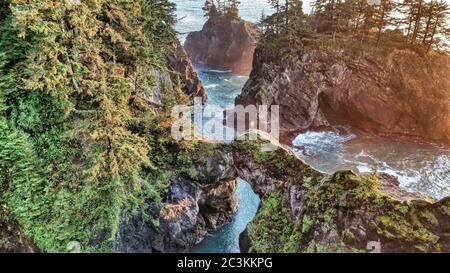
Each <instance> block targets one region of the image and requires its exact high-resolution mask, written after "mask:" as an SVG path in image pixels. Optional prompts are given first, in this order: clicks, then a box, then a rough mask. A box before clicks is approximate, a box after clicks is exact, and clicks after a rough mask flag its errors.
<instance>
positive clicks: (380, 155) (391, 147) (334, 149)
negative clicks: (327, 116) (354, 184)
mask: <svg viewBox="0 0 450 273" xmlns="http://www.w3.org/2000/svg"><path fill="white" fill-rule="evenodd" d="M338 129H339V130H338V132H337V133H335V132H307V133H304V134H301V135H299V136H298V137H297V138H296V139H295V140H294V145H296V146H299V148H300V149H298V150H297V151H298V153H299V154H300V156H301V157H302V158H303V159H305V161H307V162H308V163H310V164H311V165H313V166H314V167H316V168H317V169H319V170H322V171H325V172H328V173H333V172H335V171H337V170H343V169H351V170H354V171H356V172H359V173H367V172H373V171H379V172H385V173H388V174H391V175H394V176H396V177H398V179H399V181H400V183H401V185H402V187H404V188H405V189H407V190H409V191H416V192H421V193H424V194H426V195H428V196H431V197H434V198H437V199H440V198H443V197H446V196H449V195H450V147H445V146H439V145H430V144H421V143H417V142H413V141H407V140H404V139H398V140H395V139H386V138H383V137H377V136H373V135H369V134H365V133H362V132H358V131H356V130H353V129H351V128H346V127H340V128H338Z"/></svg>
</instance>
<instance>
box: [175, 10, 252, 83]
mask: <svg viewBox="0 0 450 273" xmlns="http://www.w3.org/2000/svg"><path fill="white" fill-rule="evenodd" d="M258 32H259V31H258V28H257V27H256V26H254V25H253V24H252V23H250V22H247V21H244V20H242V19H231V18H227V17H219V18H214V19H209V20H208V21H207V22H206V23H205V25H204V26H203V29H202V30H201V31H197V32H191V33H189V35H188V36H187V38H186V42H185V44H184V48H185V49H186V52H187V54H188V55H189V57H190V58H191V59H192V61H193V62H194V63H197V64H200V65H204V66H207V67H210V68H213V69H221V70H230V71H232V72H233V73H236V74H242V75H248V74H250V71H251V70H252V61H253V53H254V50H255V47H256V43H257V39H258Z"/></svg>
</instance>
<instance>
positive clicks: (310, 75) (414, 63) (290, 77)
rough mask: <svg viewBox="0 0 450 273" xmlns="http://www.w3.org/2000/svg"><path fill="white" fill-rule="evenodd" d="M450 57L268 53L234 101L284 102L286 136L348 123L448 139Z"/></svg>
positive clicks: (400, 52)
mask: <svg viewBox="0 0 450 273" xmlns="http://www.w3.org/2000/svg"><path fill="white" fill-rule="evenodd" d="M449 73H450V58H449V57H447V56H435V57H429V58H425V57H423V56H420V55H419V54H417V53H415V52H413V51H410V50H393V51H392V52H391V53H390V54H388V56H384V57H381V56H372V55H370V54H363V55H361V56H358V57H356V56H352V55H351V54H350V53H347V52H344V51H342V50H334V49H327V50H313V49H310V50H300V51H295V52H290V53H289V54H285V56H278V58H274V57H273V56H272V57H270V56H269V57H268V56H265V52H263V50H261V49H257V50H256V53H255V61H254V68H253V72H252V74H251V76H250V79H249V81H248V82H247V84H246V85H245V87H244V89H243V92H242V94H241V95H240V96H239V97H238V98H237V99H236V104H243V105H248V104H255V105H261V104H267V105H280V112H281V120H280V123H281V124H280V126H281V134H282V140H283V141H284V142H285V143H290V141H291V140H292V138H293V137H295V136H296V135H297V134H298V133H300V132H302V131H305V130H314V129H322V128H327V127H330V125H334V124H342V123H344V124H348V125H352V126H354V127H356V128H359V129H361V130H364V131H366V132H369V133H377V134H381V135H396V136H407V137H411V138H418V139H421V140H425V141H432V142H441V143H442V142H443V143H447V144H449V143H450V78H449V77H448V75H449Z"/></svg>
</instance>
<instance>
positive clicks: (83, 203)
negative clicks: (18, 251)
mask: <svg viewBox="0 0 450 273" xmlns="http://www.w3.org/2000/svg"><path fill="white" fill-rule="evenodd" d="M71 2H72V1H51V0H43V1H19V0H11V1H2V6H1V10H0V11H1V13H0V52H1V53H0V197H1V198H0V200H2V201H3V202H2V206H4V207H6V209H4V210H2V211H7V212H8V213H7V214H8V215H2V217H4V218H8V219H11V220H16V221H17V222H18V223H19V224H20V225H21V226H22V228H23V231H24V233H25V234H26V235H28V236H30V237H31V238H32V239H33V240H34V242H35V243H36V244H37V245H38V247H39V248H41V249H42V250H44V251H67V244H68V243H69V242H79V243H80V244H81V247H82V250H83V251H109V250H110V245H111V242H112V240H113V239H114V237H115V233H116V230H117V228H118V223H119V216H120V215H121V213H122V212H124V211H125V212H127V211H128V212H129V211H133V210H135V209H138V208H139V207H140V206H142V205H144V204H143V202H144V201H143V200H144V197H147V198H150V199H152V200H155V201H159V200H160V199H161V193H162V192H164V191H165V189H166V187H167V183H168V180H170V179H171V178H172V177H173V174H174V173H176V172H175V171H173V169H175V168H176V164H179V165H181V164H185V161H183V160H185V159H183V154H184V153H185V152H184V151H186V150H188V148H189V145H188V144H183V143H176V142H173V141H171V140H169V137H168V132H169V131H168V126H169V124H170V120H169V118H168V113H169V112H168V111H170V105H173V104H174V103H176V102H179V101H181V100H185V98H183V96H182V95H181V94H180V92H181V91H180V90H181V88H180V87H179V86H176V87H175V90H173V89H171V90H165V91H164V92H165V94H164V98H165V102H164V109H163V111H161V110H160V111H158V112H156V111H155V109H153V108H152V107H151V106H150V105H149V104H148V103H147V102H146V101H145V100H144V99H142V98H141V97H140V94H139V92H140V90H141V89H151V88H153V86H152V85H153V84H154V83H152V82H151V81H145V80H144V81H143V80H141V79H146V77H147V76H148V71H149V69H157V70H164V69H165V68H164V67H165V60H166V55H167V53H168V52H169V51H170V50H171V49H172V42H173V39H174V38H175V34H174V31H173V30H172V24H173V23H174V22H175V19H174V16H173V12H174V8H175V7H174V4H172V3H170V2H169V1H167V0H139V1H130V0H113V1H103V0H88V1H81V2H80V3H79V4H76V3H74V4H72V3H71ZM6 3H7V5H6ZM136 83H140V84H141V85H139V86H137V85H136ZM169 150H170V152H167V151H169ZM172 152H173V153H172ZM161 155H162V156H161ZM172 164H175V165H172Z"/></svg>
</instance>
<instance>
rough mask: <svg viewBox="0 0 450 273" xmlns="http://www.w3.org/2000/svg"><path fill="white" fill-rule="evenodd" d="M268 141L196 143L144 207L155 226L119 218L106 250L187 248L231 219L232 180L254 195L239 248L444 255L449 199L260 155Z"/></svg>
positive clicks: (448, 247) (280, 152)
mask: <svg viewBox="0 0 450 273" xmlns="http://www.w3.org/2000/svg"><path fill="white" fill-rule="evenodd" d="M267 143H268V140H263V139H259V140H257V141H251V140H242V141H235V142H234V143H231V144H224V143H210V142H199V143H198V144H197V147H196V152H195V153H194V154H193V158H194V161H193V171H192V172H191V173H189V174H188V173H186V174H183V175H180V176H179V177H178V178H176V179H175V180H174V181H173V182H172V184H171V188H170V192H169V194H168V195H167V198H166V200H165V202H164V207H165V208H164V209H162V210H161V209H160V207H159V206H157V204H155V203H151V202H150V203H149V206H148V208H147V211H146V212H147V213H148V214H150V215H152V216H153V217H154V218H155V219H156V223H155V220H154V221H144V220H143V217H141V215H142V214H141V213H138V214H136V215H135V216H134V217H133V218H132V219H131V220H127V221H125V220H124V221H122V224H121V226H120V230H119V232H118V235H117V238H116V241H115V242H114V251H120V252H127V251H128V252H174V251H188V250H189V248H191V247H193V246H195V245H196V244H198V243H199V242H200V241H201V240H202V239H203V238H204V237H205V236H206V234H207V233H208V232H211V231H214V230H216V229H218V228H220V227H222V226H223V225H225V224H226V223H227V222H228V221H229V220H230V219H231V218H232V217H233V215H234V213H235V212H236V210H237V207H238V204H237V200H236V197H235V190H236V179H237V178H241V179H243V180H245V181H247V182H248V183H249V184H250V185H251V187H252V189H253V190H254V192H255V193H257V194H258V195H259V196H260V197H261V200H262V204H261V206H260V210H259V213H258V214H257V216H256V218H255V219H254V221H253V222H252V223H251V224H250V230H249V232H247V231H246V232H245V233H244V234H242V235H243V236H241V237H242V238H243V239H245V240H243V241H245V243H244V249H242V250H243V251H254V252H266V251H277V252H278V251H296V252H302V251H308V252H339V251H345V252H347V251H366V249H367V246H368V245H370V243H371V242H380V245H381V251H383V252H410V251H423V252H427V251H450V198H445V199H443V200H441V201H435V200H432V199H430V198H427V197H425V196H423V195H421V194H416V193H410V192H406V191H404V190H403V189H401V188H400V187H399V183H398V181H397V180H396V178H394V177H391V176H389V175H386V174H371V175H365V176H360V175H357V174H355V173H353V172H351V171H342V172H338V173H335V174H333V175H328V174H324V173H321V172H319V171H317V170H315V169H313V168H312V167H310V166H308V165H307V164H306V163H305V162H303V161H302V160H301V159H300V158H298V157H297V155H296V154H294V153H293V152H292V151H290V150H289V149H286V148H284V147H281V146H280V147H279V149H276V150H274V151H268V152H264V151H263V150H262V149H261V148H262V145H266V144H267ZM275 145H277V144H275ZM274 200H275V201H276V205H273V204H274ZM269 201H270V204H267V205H266V203H268V202H269ZM274 206H275V207H274ZM271 210H273V211H271ZM271 214H273V216H276V217H275V218H274V217H271V216H270V215H271ZM268 215H269V216H268ZM280 225H281V226H280ZM280 229H282V230H283V232H281V233H280V231H279V230H280ZM262 230H265V232H266V233H267V232H268V233H271V232H273V234H269V235H270V236H269V238H266V237H267V234H265V233H264V232H262Z"/></svg>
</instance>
